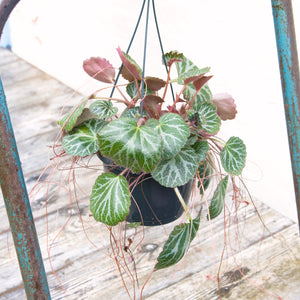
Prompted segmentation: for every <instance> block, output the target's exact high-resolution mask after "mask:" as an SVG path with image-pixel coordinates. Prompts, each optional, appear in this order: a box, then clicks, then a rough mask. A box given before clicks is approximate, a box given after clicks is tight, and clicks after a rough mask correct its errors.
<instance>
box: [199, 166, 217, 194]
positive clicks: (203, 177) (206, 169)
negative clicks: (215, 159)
mask: <svg viewBox="0 0 300 300" xmlns="http://www.w3.org/2000/svg"><path fill="white" fill-rule="evenodd" d="M198 172H199V177H200V178H198V179H199V180H198V188H199V189H200V194H203V193H204V191H205V190H206V189H207V188H208V186H209V184H210V182H211V175H212V174H213V168H212V167H211V165H210V164H208V163H207V162H206V161H203V162H202V163H200V164H199V166H198Z"/></svg>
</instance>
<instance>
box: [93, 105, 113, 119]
mask: <svg viewBox="0 0 300 300" xmlns="http://www.w3.org/2000/svg"><path fill="white" fill-rule="evenodd" d="M90 111H91V112H92V113H93V114H95V115H96V116H97V117H98V118H100V119H105V118H111V117H112V116H114V115H115V114H116V113H117V112H118V108H117V107H114V106H113V104H112V102H111V101H108V100H98V101H95V102H94V103H93V104H92V105H91V106H90Z"/></svg>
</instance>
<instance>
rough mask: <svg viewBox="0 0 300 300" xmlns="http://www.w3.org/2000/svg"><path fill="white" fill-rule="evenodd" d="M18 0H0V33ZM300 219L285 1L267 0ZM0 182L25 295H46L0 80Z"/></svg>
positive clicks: (299, 115) (299, 105) (296, 113)
mask: <svg viewBox="0 0 300 300" xmlns="http://www.w3.org/2000/svg"><path fill="white" fill-rule="evenodd" d="M19 1H20V0H2V2H1V3H0V34H1V33H2V30H3V27H4V25H5V23H6V21H7V18H8V16H9V14H10V13H11V11H12V10H13V8H14V7H15V5H16V4H17V3H18V2H19ZM271 1H272V9H273V17H274V26H275V33H276V42H277V50H278V59H279V66H280V75H281V84H282V92H283V99H284V107H285V114H286V123H287V130H288V138H289V145H290V154H291V162H292V169H293V178H294V187H295V194H296V202H297V210H298V219H299V223H300V151H299V147H300V80H299V64H298V56H297V46H296V38H295V29H294V20H293V10H292V4H291V0H271ZM0 101H1V102H0V184H1V189H2V193H3V198H4V201H5V205H6V210H7V215H8V218H9V222H10V227H11V232H12V235H13V239H14V244H15V248H16V252H17V256H18V260H19V265H20V271H21V274H22V278H23V282H24V286H25V290H26V295H27V298H28V299H51V296H50V292H49V288H48V283H47V277H46V273H45V269H44V264H43V259H42V256H41V251H40V247H39V242H38V237H37V234H36V229H35V225H34V221H33V217H32V213H31V208H30V203H29V199H28V193H27V190H26V186H25V183H24V177H23V172H22V168H21V164H20V159H19V155H18V150H17V145H16V141H15V138H14V132H13V128H12V125H11V121H10V116H9V112H8V109H7V104H6V99H5V94H4V90H3V86H2V82H1V79H0Z"/></svg>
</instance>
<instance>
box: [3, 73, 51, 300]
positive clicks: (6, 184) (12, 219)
mask: <svg viewBox="0 0 300 300" xmlns="http://www.w3.org/2000/svg"><path fill="white" fill-rule="evenodd" d="M0 185H1V190H2V194H3V198H4V202H5V206H6V210H7V215H8V218H9V223H10V229H11V233H12V236H13V240H14V244H15V249H16V252H17V256H18V260H19V265H20V271H21V274H22V278H23V282H24V286H25V290H26V295H27V299H45V300H46V299H51V298H50V292H49V288H48V283H47V277H46V273H45V270H44V265H43V259H42V255H41V251H40V247H39V242H38V237H37V233H36V228H35V225H34V220H33V217H32V213H31V207H30V203H29V198H28V193H27V189H26V186H25V182H24V177H23V172H22V168H21V163H20V159H19V154H18V150H17V145H16V141H15V137H14V132H13V128H12V124H11V121H10V116H9V112H8V109H7V103H6V98H5V94H4V91H3V85H2V81H1V78H0Z"/></svg>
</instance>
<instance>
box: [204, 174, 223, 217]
mask: <svg viewBox="0 0 300 300" xmlns="http://www.w3.org/2000/svg"><path fill="white" fill-rule="evenodd" d="M227 183H228V175H227V176H226V177H225V178H223V179H222V180H221V181H220V182H219V184H218V186H217V188H216V190H215V192H214V195H213V198H212V200H211V203H210V206H209V216H210V219H214V218H216V217H217V216H218V215H219V214H220V213H221V212H222V210H223V207H224V199H225V195H226V189H227Z"/></svg>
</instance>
